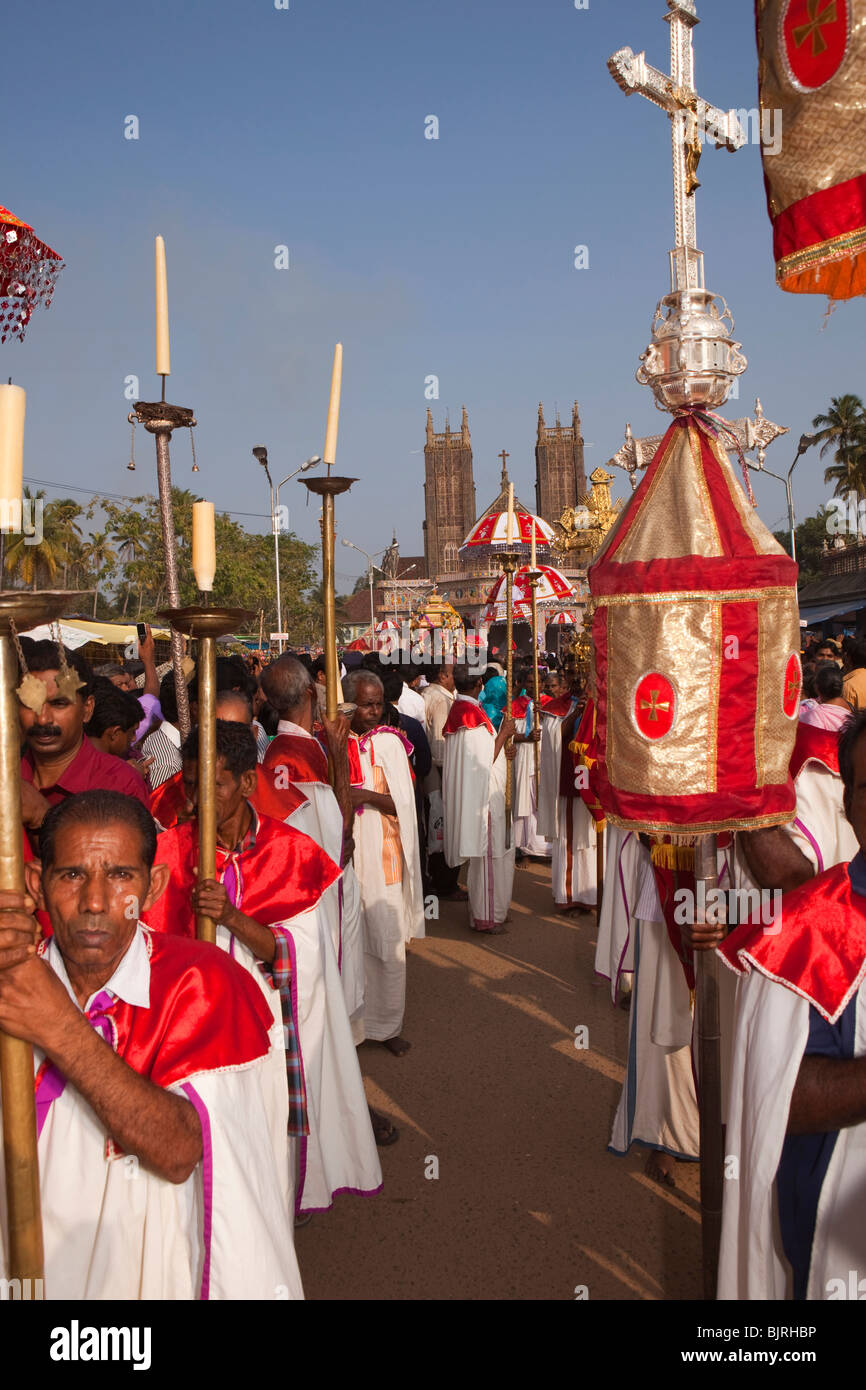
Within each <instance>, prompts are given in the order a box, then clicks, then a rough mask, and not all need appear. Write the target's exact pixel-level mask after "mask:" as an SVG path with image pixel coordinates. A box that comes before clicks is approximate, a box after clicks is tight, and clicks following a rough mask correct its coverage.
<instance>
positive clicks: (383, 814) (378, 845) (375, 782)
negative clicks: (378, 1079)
mask: <svg viewBox="0 0 866 1390" xmlns="http://www.w3.org/2000/svg"><path fill="white" fill-rule="evenodd" d="M344 694H345V696H346V698H347V700H349V701H351V702H352V703H354V704H355V706H356V709H355V713H354V715H353V717H352V731H353V733H355V734H356V735H357V736H358V739H359V748H360V754H361V770H362V776H363V785H362V786H360V787H357V786H356V787H353V788H352V801H353V804H354V808H355V827H354V839H355V871H356V873H357V876H358V883H359V884H360V889H361V909H362V918H363V923H364V969H365V981H364V1031H365V1034H366V1036H367V1038H369V1039H370V1040H371V1041H372V1042H381V1043H384V1044H385V1046H386V1047H387V1048H388V1050H389V1051H390V1052H392V1053H393V1054H394V1055H395V1056H396V1057H401V1056H402V1055H403V1054H404V1053H405V1052H407V1051H408V1050H409V1047H410V1044H409V1042H408V1041H407V1040H406V1038H404V1037H403V1036H402V1031H401V1030H402V1027H403V1014H404V1012H405V1007H406V945H407V943H408V942H409V941H411V940H412V939H413V937H421V936H423V935H424V893H423V887H422V883H421V858H420V853H419V846H418V818H417V815H416V810H415V792H414V788H413V783H412V772H411V768H410V766H409V758H408V756H407V748H406V743H405V742H404V738H403V735H402V734H401V733H400V731H399V729H395V728H391V727H390V726H383V725H382V716H383V710H384V692H383V689H382V682H381V681H380V679H379V677H378V676H377V675H375V674H374V673H373V672H372V671H364V670H360V671H350V672H349V675H348V676H347V677H346V680H345V682H344Z"/></svg>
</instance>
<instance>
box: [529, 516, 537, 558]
mask: <svg viewBox="0 0 866 1390" xmlns="http://www.w3.org/2000/svg"><path fill="white" fill-rule="evenodd" d="M530 564H531V565H532V568H533V569H535V567H536V566H535V517H533V518H532V558H531V560H530Z"/></svg>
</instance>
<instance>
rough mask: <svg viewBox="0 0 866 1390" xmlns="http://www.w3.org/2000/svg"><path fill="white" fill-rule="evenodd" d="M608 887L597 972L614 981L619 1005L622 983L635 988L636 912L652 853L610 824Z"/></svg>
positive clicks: (612, 991) (634, 837) (612, 986)
mask: <svg viewBox="0 0 866 1390" xmlns="http://www.w3.org/2000/svg"><path fill="white" fill-rule="evenodd" d="M604 841H605V861H604V887H603V889H602V897H601V913H600V916H599V921H598V940H597V942H596V947H595V973H596V975H601V976H602V977H603V978H604V979H606V980H609V981H610V995H611V1001H612V1002H613V1003H614V1004H616V1002H617V999H618V995H619V988H620V981H621V980H622V981H623V982H627V984H628V985H629V986H630V985H631V975H632V972H633V971H634V934H635V927H636V925H637V919H636V917H635V916H634V910H635V908H636V906H637V896H638V893H639V891H640V875H641V862H642V859H643V858H644V857H645V856H646V855H647V853H648V851H647V850H646V849H645V848H644V847H643V845H642V844H641V842H640V839H639V838H638V836H637V835H636V834H635V833H634V831H633V830H624V829H623V828H622V827H621V826H618V825H611V823H610V821H608V822H607V825H606V828H605V832H604Z"/></svg>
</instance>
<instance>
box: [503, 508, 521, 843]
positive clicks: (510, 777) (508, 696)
mask: <svg viewBox="0 0 866 1390" xmlns="http://www.w3.org/2000/svg"><path fill="white" fill-rule="evenodd" d="M506 540H507V544H508V549H507V551H506V552H505V554H504V555H502V556H501V557H500V563H501V565H502V568H503V570H504V571H505V712H504V714H503V718H504V719H510V718H511V704H512V701H513V699H514V661H513V658H512V655H511V644H512V641H513V636H512V634H513V630H514V571H515V570H516V568H517V558H518V557H517V553H516V551H513V550H512V549H511V547H512V545H513V544H514V484H513V483H509V484H508V531H507V533H506ZM513 787H514V766H513V764H512V762H511V760H510V759H509V760H507V761H506V764H505V844H506V846H508V845H510V844H511V803H512V797H513Z"/></svg>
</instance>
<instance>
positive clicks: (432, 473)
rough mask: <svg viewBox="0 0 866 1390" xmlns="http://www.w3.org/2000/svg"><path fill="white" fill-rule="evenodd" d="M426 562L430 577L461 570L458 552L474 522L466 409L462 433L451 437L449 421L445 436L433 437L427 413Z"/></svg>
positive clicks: (436, 435) (470, 456)
mask: <svg viewBox="0 0 866 1390" xmlns="http://www.w3.org/2000/svg"><path fill="white" fill-rule="evenodd" d="M424 515H425V521H424V558H425V560H426V562H427V576H428V578H429V579H436V578H437V577H438V576H439V575H442V574H455V573H457V572H458V571H459V570H460V557H459V555H458V551H459V548H460V546H461V545H462V544H463V541H464V540H465V538H466V537H467V536H468V534H469V532H470V531H471V530H472V527H473V525H474V522H475V483H474V481H473V478H472V444H471V441H470V439H469V421H468V419H467V416H466V407H465V405H464V407H463V420H462V423H461V426H460V430H459V432H455V433H452V431H451V427H450V425H449V424H448V421H447V419H446V422H445V433H444V434H434V432H433V416H432V415H431V413H430V411H429V409H428V411H427V442H426V444H425V445H424Z"/></svg>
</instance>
